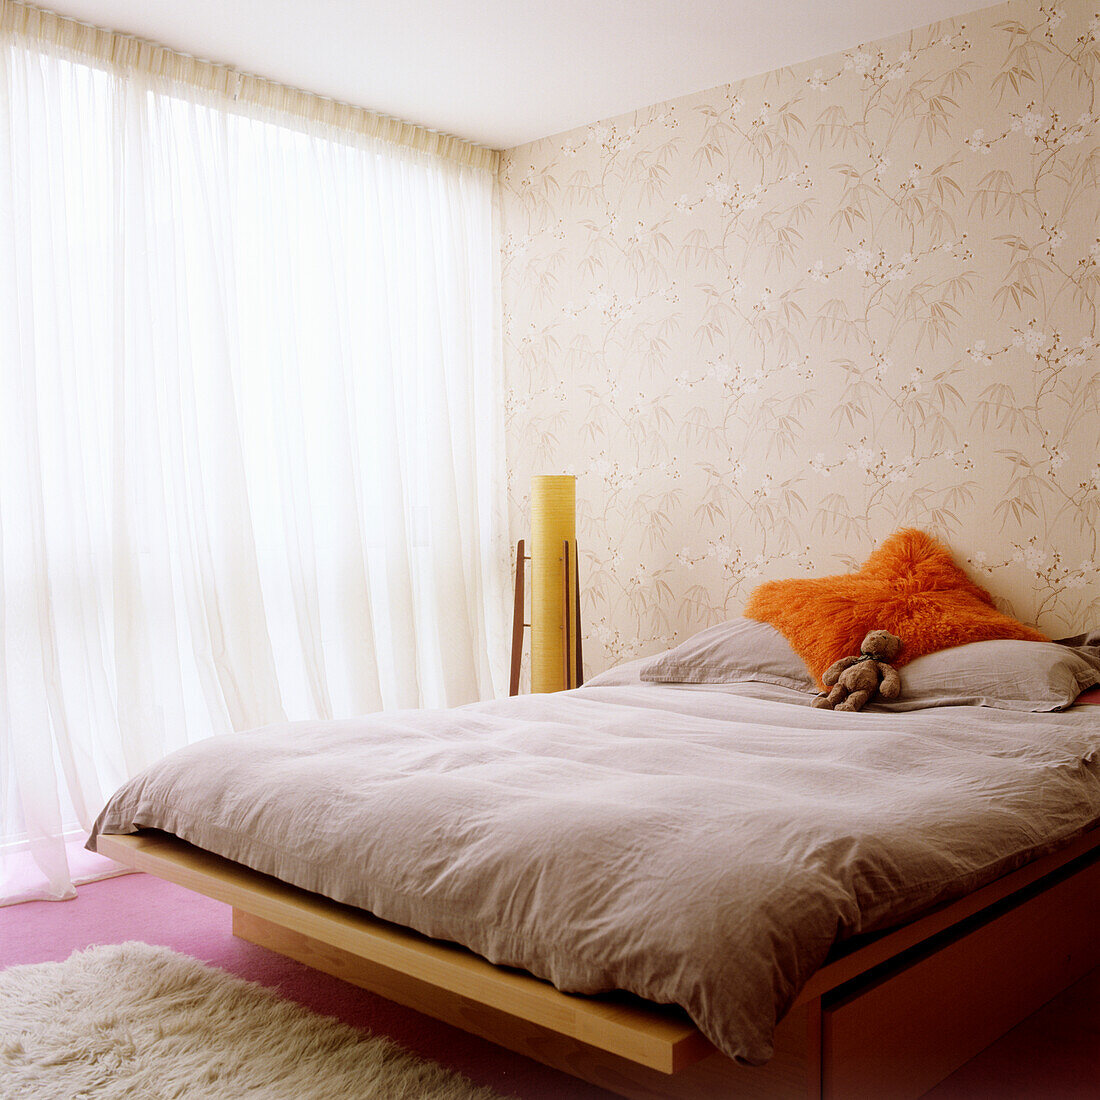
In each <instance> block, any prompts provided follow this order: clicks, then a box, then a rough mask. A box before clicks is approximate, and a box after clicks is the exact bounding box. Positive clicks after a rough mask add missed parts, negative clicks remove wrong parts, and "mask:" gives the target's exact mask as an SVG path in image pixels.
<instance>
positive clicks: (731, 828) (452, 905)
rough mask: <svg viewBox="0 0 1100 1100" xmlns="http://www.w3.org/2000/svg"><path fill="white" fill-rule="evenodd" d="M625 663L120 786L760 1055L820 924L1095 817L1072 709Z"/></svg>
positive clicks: (237, 745) (224, 752) (842, 925)
mask: <svg viewBox="0 0 1100 1100" xmlns="http://www.w3.org/2000/svg"><path fill="white" fill-rule="evenodd" d="M809 698H810V697H809V696H807V695H806V694H803V693H800V692H797V691H793V690H790V689H787V688H783V687H773V686H770V685H765V684H739V685H724V686H717V685H660V684H653V683H641V682H639V681H638V680H637V678H636V675H631V674H630V672H629V671H628V672H626V673H621V674H616V675H612V676H608V677H603V678H601V679H600V680H599V681H597V682H596V683H594V684H593V685H590V686H586V687H583V688H579V689H577V690H574V691H569V692H561V693H557V694H554V695H531V696H520V697H517V698H512V699H506V700H499V701H494V702H486V703H478V704H474V705H471V706H467V707H460V708H457V709H454V710H446V711H407V712H396V713H388V714H376V715H370V716H367V717H363V718H356V719H350V720H341V721H325V722H298V723H290V724H286V725H278V726H271V727H267V728H265V729H259V730H254V731H251V732H247V733H236V734H226V735H221V736H217V737H214V738H210V739H209V740H206V741H203V742H200V743H197V744H194V745H191V746H189V747H188V748H185V749H183V750H181V751H179V752H176V753H174V754H172V755H171V756H169V757H167V758H166V759H165V760H163V761H161V762H160V763H158V764H156V765H154V766H153V767H151V768H149V769H148V770H146V771H145V772H144V773H142V774H141V775H138V776H137V777H135V778H134V779H133V780H131V781H130V782H129V783H127V784H126V785H125V786H123V787H122V788H121V789H120V790H119V791H118V792H117V793H116V794H115V795H114V796H113V797H112V798H111V800H110V802H109V803H108V804H107V806H106V807H105V809H104V810H103V812H102V814H101V815H100V817H99V819H98V820H97V822H96V824H95V828H94V831H93V834H92V838H91V840H90V841H89V846H90V847H93V848H94V846H95V837H96V835H98V834H99V833H130V832H135V831H137V830H139V829H143V828H155V829H161V830H164V831H166V832H168V833H172V834H174V835H176V836H178V837H180V838H182V839H184V840H186V841H189V842H190V843H192V844H194V845H197V846H199V847H201V848H205V849H207V850H209V851H212V852H215V853H217V854H218V855H221V856H224V857H227V858H229V859H232V860H235V861H237V862H239V863H242V864H245V865H246V866H249V867H252V868H254V869H256V870H258V871H262V872H265V873H267V874H270V875H275V876H277V877H278V878H280V879H283V880H285V881H287V882H289V883H292V884H294V885H296V886H299V887H302V888H304V889H307V890H311V891H316V892H318V893H321V894H324V895H326V896H328V897H330V898H333V899H335V900H337V901H340V902H345V903H348V904H351V905H355V906H358V907H361V908H363V909H366V910H368V911H370V912H371V913H373V914H375V915H376V916H378V917H380V918H382V919H384V920H388V921H392V922H395V923H398V924H402V925H406V926H408V927H410V928H414V929H416V930H417V931H419V932H422V933H424V934H426V935H428V936H432V937H436V938H440V939H444V940H450V941H454V942H457V943H460V944H463V945H465V946H466V947H468V948H470V949H471V950H473V951H475V952H477V953H478V954H480V955H482V956H484V957H485V958H486V959H489V960H490V961H491V962H494V963H498V964H503V965H507V966H513V967H520V968H523V969H525V970H528V971H530V972H531V973H532V974H535V975H537V976H539V977H541V978H545V979H548V980H549V981H551V982H553V983H554V985H556V986H557V987H558V988H559V989H562V990H564V991H567V992H577V993H597V992H603V991H608V990H615V989H620V990H627V991H629V992H632V993H635V994H637V995H639V996H641V997H644V998H646V999H647V1000H650V1001H654V1002H658V1003H671V1004H678V1005H681V1006H682V1007H683V1008H684V1009H685V1010H686V1011H687V1012H688V1013H689V1014H690V1016H691V1017H692V1019H693V1020H694V1021H695V1023H696V1024H697V1025H698V1027H699V1028H700V1030H701V1031H703V1033H704V1034H705V1035H706V1036H707V1037H708V1038H709V1039H710V1040H711V1041H712V1042H713V1043H714V1044H715V1045H716V1046H717V1047H718V1048H719V1049H720V1050H722V1051H723V1052H724V1053H726V1054H727V1055H729V1056H730V1057H732V1058H735V1059H737V1060H738V1061H741V1062H743V1063H748V1064H760V1063H763V1062H765V1061H767V1060H768V1058H769V1057H770V1056H771V1053H772V1042H773V1032H774V1029H775V1025H776V1023H777V1022H778V1020H779V1019H780V1018H781V1017H782V1015H783V1014H784V1013H785V1012H786V1011H787V1009H788V1008H789V1007H790V1006H791V1004H792V1003H793V1001H794V1000H795V998H796V997H797V995H798V993H799V991H800V990H801V989H802V987H803V986H804V985H805V983H806V982H807V981H808V979H809V978H810V976H811V975H812V974H813V973H814V971H815V970H816V969H818V968H819V967H820V966H821V965H822V963H823V962H824V960H825V958H826V956H827V955H828V953H829V951H830V949H831V948H832V947H833V946H834V945H835V944H836V943H838V942H840V941H843V940H844V939H846V938H848V937H851V936H854V935H857V934H860V933H865V932H869V931H874V930H878V929H883V928H887V927H889V926H891V925H896V924H899V923H902V922H904V921H906V920H908V919H910V918H912V917H914V916H916V915H917V914H919V913H920V912H921V911H923V910H926V909H928V908H930V907H931V906H934V905H936V904H938V903H941V902H945V901H948V900H951V899H953V898H956V897H958V896H961V895H963V894H965V893H967V892H969V891H971V890H974V889H976V888H977V887H979V886H981V885H982V884H984V883H986V882H988V881H991V880H992V879H994V878H996V877H998V876H999V875H1001V874H1004V873H1006V872H1008V871H1010V870H1012V869H1014V868H1016V867H1018V866H1020V865H1022V864H1023V863H1026V862H1027V861H1028V860H1030V859H1032V858H1035V857H1036V856H1038V855H1040V854H1042V853H1044V852H1046V851H1049V850H1051V849H1052V848H1054V847H1057V846H1058V845H1059V844H1060V843H1064V842H1065V841H1067V840H1069V839H1070V838H1072V837H1073V836H1075V835H1077V834H1079V833H1080V832H1082V831H1084V830H1086V829H1088V828H1090V827H1092V826H1093V825H1095V824H1096V823H1097V821H1098V820H1100V765H1098V762H1097V747H1098V744H1100V723H1098V722H1097V721H1096V711H1095V710H1093V709H1092V708H1077V709H1074V710H1070V711H1067V712H1064V713H1050V714H1021V713H1018V712H1010V711H999V710H993V709H990V708H985V707H962V706H959V707H940V708H936V709H933V710H922V711H914V712H908V713H886V712H869V711H865V712H862V713H858V714H843V713H836V712H832V711H823V710H816V709H814V708H812V707H810V706H809Z"/></svg>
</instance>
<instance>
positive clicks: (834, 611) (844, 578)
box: [745, 528, 1050, 683]
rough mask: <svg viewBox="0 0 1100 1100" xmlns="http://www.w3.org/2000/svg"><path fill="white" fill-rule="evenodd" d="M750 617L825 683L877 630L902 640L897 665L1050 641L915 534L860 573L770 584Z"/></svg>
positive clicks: (899, 539)
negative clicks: (963, 649)
mask: <svg viewBox="0 0 1100 1100" xmlns="http://www.w3.org/2000/svg"><path fill="white" fill-rule="evenodd" d="M745 615H746V616H747V617H748V618H750V619H757V620H759V621H760V622H763V623H770V624H771V625H772V626H774V627H775V628H776V629H777V630H779V631H780V632H781V633H782V634H784V635H785V636H786V638H787V641H788V642H790V643H791V647H792V648H793V649H794V651H795V652H796V653H797V654H798V655H799V656H800V657H801V658H802V659H803V660H804V661H805V662H806V665H807V667H808V668H809V669H810V671H811V672H812V673H813V674H814V676H815V677H816V678H817V680H818V682H819V683H820V682H821V676H822V673H824V671H825V670H826V669H827V668H828V667H829V665H831V664H832V663H833V662H834V661H837V660H839V659H840V658H841V657H847V656H849V655H853V656H854V655H855V654H857V653H859V647H860V643H861V642H862V641H863V638H864V636H865V635H866V634H867V632H868V631H870V630H889V631H890V633H891V634H896V635H897V636H898V637H899V638H900V639H901V640H902V643H903V645H904V648H903V649H902V651H901V656H900V657H898V659H897V660H896V661H895V662H894V663H895V664H896V665H903V664H905V663H906V662H908V661H912V660H913V659H914V658H916V657H921V656H923V655H924V654H925V653H933V652H935V651H936V650H937V649H949V648H950V647H951V646H957V645H966V644H967V643H968V642H987V641H991V640H993V639H995V638H1015V639H1019V640H1022V641H1029V642H1047V641H1050V639H1049V638H1047V637H1046V635H1045V634H1040V633H1039V631H1038V630H1036V629H1034V628H1033V627H1030V626H1025V625H1024V624H1023V623H1021V622H1017V621H1016V620H1015V619H1012V618H1009V616H1007V615H1002V614H1001V612H999V611H998V610H997V609H996V608H995V607H994V606H993V597H992V596H991V595H990V594H989V593H988V592H987V591H986V590H985V589H984V588H982V587H981V586H980V585H977V584H975V583H974V582H973V581H972V580H970V579H969V577H967V576H966V574H965V573H963V571H962V570H961V569H960V568H959V567H958V566H957V565H956V564H955V563H954V561H952V560H951V552H950V551H949V550H948V549H947V547H945V546H944V545H943V544H942V543H940V542H938V541H937V540H936V539H934V538H932V536H931V535H926V534H925V533H924V532H923V531H917V530H913V529H912V528H909V529H905V530H901V531H895V532H894V533H893V534H892V535H891V536H890V537H889V538H888V539H886V541H885V542H884V543H883V544H882V545H881V546H880V547H879V548H878V549H877V550H876V551H875V552H874V553H873V554H871V556H870V557H869V558H868V559H867V560H866V561H865V562H864V563H863V565H862V566H861V567H860V568H859V569H858V570H857V571H856V572H855V573H844V574H841V575H839V576H836V577H811V578H806V579H792V580H786V581H766V582H765V583H764V584H762V585H760V586H759V587H758V588H757V589H756V590H755V591H754V592H753V594H752V595H751V596H750V597H749V602H748V606H747V607H746V608H745Z"/></svg>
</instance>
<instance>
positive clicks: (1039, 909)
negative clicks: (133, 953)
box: [97, 829, 1100, 1100]
mask: <svg viewBox="0 0 1100 1100" xmlns="http://www.w3.org/2000/svg"><path fill="white" fill-rule="evenodd" d="M97 850H98V851H99V852H100V854H102V855H105V856H109V857H110V858H111V859H114V860H117V861H118V862H119V863H122V864H124V865H126V866H129V867H133V868H134V869H135V870H139V871H146V872H148V873H149V874H152V875H156V876H157V877H159V878H163V879H167V880H168V881H170V882H175V883H178V884H179V885H181V886H184V887H187V888H188V889H191V890H195V891H197V892H198V893H201V894H205V895H207V896H209V897H212V898H215V899H217V900H219V901H222V902H225V903H227V904H229V905H231V906H232V907H233V932H234V934H235V935H238V936H240V937H242V938H243V939H246V940H249V941H251V942H253V943H257V944H260V945H262V946H264V947H268V948H270V949H271V950H273V951H277V952H279V953H280V954H283V955H287V956H289V957H291V958H294V959H297V960H299V961H301V962H303V963H306V964H307V965H309V966H312V967H314V968H316V969H318V970H322V971H324V972H325V973H328V974H332V975H334V976H336V977H338V978H342V979H344V980H345V981H348V982H351V983H353V984H355V985H359V986H362V987H363V988H366V989H369V990H371V991H372V992H375V993H378V994H380V995H381V996H383V997H386V998H388V999H390V1000H393V1001H396V1002H398V1003H401V1004H404V1005H407V1006H408V1007H411V1008H413V1009H416V1010H417V1011H420V1012H423V1013H425V1014H426V1015H430V1016H433V1017H435V1018H437V1019H440V1020H443V1021H445V1022H447V1023H449V1024H452V1025H454V1026H457V1027H460V1028H462V1029H464V1030H466V1031H468V1032H472V1033H473V1034H476V1035H480V1036H482V1037H484V1038H487V1039H490V1040H492V1041H493V1042H496V1043H498V1044H500V1045H502V1046H506V1047H508V1048H510V1049H512V1050H515V1051H518V1052H519V1053H521V1054H524V1055H527V1056H528V1057H531V1058H535V1059H537V1060H538V1061H541V1062H543V1063H545V1064H547V1065H551V1066H553V1067H555V1068H557V1069H561V1070H564V1071H565V1072H567V1073H571V1074H573V1075H574V1076H577V1077H581V1078H583V1079H585V1080H588V1081H591V1082H592V1083H594V1084H597V1085H600V1086H602V1087H603V1088H606V1089H609V1090H611V1091H613V1092H617V1093H619V1094H620V1095H622V1096H627V1097H632V1098H636V1100H642V1098H646V1100H661V1098H672V1100H675V1098H684V1100H687V1098H697V1097H699V1096H707V1097H714V1098H719V1097H743V1098H754V1097H761V1098H763V1097H786V1096H792V1097H793V1096H798V1097H807V1096H810V1097H825V1098H829V1100H832V1098H844V1097H851V1096H884V1097H885V1096H890V1097H895V1098H902V1097H917V1096H920V1095H922V1094H923V1093H924V1092H926V1091H927V1090H928V1089H930V1088H931V1087H932V1086H933V1085H935V1084H936V1083H937V1082H938V1081H940V1080H942V1079H943V1078H944V1077H946V1076H947V1075H948V1074H949V1073H951V1072H952V1071H953V1070H955V1069H956V1068H958V1066H960V1065H962V1064H963V1063H964V1062H965V1061H967V1060H968V1059H969V1058H971V1057H973V1055H974V1054H976V1053H977V1052H978V1051H979V1050H981V1049H982V1048H983V1047H985V1046H987V1045H988V1044H989V1043H991V1042H992V1041H993V1040H994V1039H996V1038H998V1037H999V1036H1000V1035H1002V1034H1004V1032H1006V1031H1007V1030H1009V1029H1010V1028H1011V1027H1013V1026H1015V1024H1017V1023H1018V1022H1019V1021H1020V1020H1022V1019H1023V1018H1024V1017H1026V1016H1028V1015H1029V1014H1030V1013H1032V1012H1033V1011H1035V1009H1036V1008H1038V1007H1039V1006H1040V1005H1042V1004H1043V1003H1045V1002H1046V1001H1047V1000H1049V999H1050V998H1051V997H1053V996H1055V995H1056V994H1057V993H1058V992H1060V991H1061V990H1062V989H1064V988H1066V987H1067V986H1068V985H1070V984H1072V983H1073V982H1074V981H1076V980H1077V979H1078V978H1079V977H1081V976H1082V975H1083V974H1085V973H1086V972H1087V971H1088V970H1090V969H1092V967H1094V966H1095V965H1097V964H1098V963H1100V937H1097V936H1096V935H1095V932H1094V928H1095V919H1096V917H1095V915H1096V914H1097V913H1100V829H1094V830H1091V831H1090V832H1088V833H1085V834H1082V835H1080V836H1078V837H1076V838H1074V839H1073V840H1071V841H1070V842H1068V843H1067V844H1065V845H1064V846H1062V847H1060V848H1059V849H1058V850H1057V851H1054V852H1051V853H1049V854H1047V855H1044V856H1042V857H1040V858H1038V859H1036V860H1033V861H1032V862H1031V863H1028V864H1026V865H1025V866H1023V867H1021V868H1019V869H1018V870H1016V871H1013V872H1011V873H1009V874H1007V875H1004V876H1002V877H1001V878H999V879H997V880H995V881H994V882H992V883H989V884H988V885H987V886H985V887H983V888H981V889H979V890H977V891H975V892H973V893H971V894H968V895H966V896H965V897H962V898H960V899H958V900H957V901H954V902H951V903H950V904H947V905H943V906H940V907H939V908H937V909H934V910H932V911H931V912H928V913H926V914H924V915H923V916H921V917H920V918H918V919H917V920H915V921H912V922H910V923H909V924H905V925H902V926H901V927H899V928H896V929H891V930H889V931H887V932H885V933H882V934H880V935H877V936H873V937H867V938H865V939H864V940H861V941H859V942H853V943H851V944H849V945H846V946H845V948H844V949H843V951H842V952H837V953H836V954H835V955H834V956H833V957H831V958H830V960H829V961H828V962H827V963H826V965H825V966H824V967H822V969H821V970H819V971H818V972H817V974H815V975H814V977H813V978H812V979H811V980H810V982H809V983H808V985H807V986H806V988H805V990H803V992H802V994H801V996H800V997H799V999H798V1000H797V1002H796V1004H795V1007H794V1008H793V1009H792V1011H791V1012H790V1013H788V1015H787V1016H786V1018H785V1019H784V1020H783V1021H782V1023H781V1024H780V1026H779V1029H778V1031H777V1033H776V1052H775V1056H774V1057H773V1058H772V1060H771V1061H770V1062H769V1063H768V1064H767V1065H765V1066H761V1067H743V1066H739V1065H737V1064H736V1063H734V1062H733V1061H731V1060H730V1059H728V1058H726V1057H724V1056H723V1055H722V1054H720V1053H719V1052H717V1051H715V1050H714V1048H713V1046H712V1045H711V1044H710V1043H709V1042H708V1041H707V1040H706V1039H705V1038H704V1036H703V1035H702V1034H701V1033H700V1032H699V1031H698V1029H697V1028H696V1027H695V1026H694V1024H692V1023H691V1021H690V1020H689V1019H688V1018H687V1016H686V1015H685V1014H684V1013H683V1012H682V1011H681V1010H679V1009H677V1008H675V1007H670V1006H665V1005H655V1004H651V1003H649V1002H646V1001H643V1000H641V999H640V998H636V997H633V996H630V995H627V994H611V995H607V996H598V997H584V996H577V995H573V994H568V993H562V992H560V991H558V990H557V989H555V988H554V987H553V986H552V985H550V984H549V983H548V982H544V981H541V980H540V979H538V978H535V977H532V976H531V975H530V974H527V973H525V972H523V971H518V970H512V969H508V968H503V967H498V966H494V965H493V964H492V963H489V962H487V961H486V960H485V959H482V958H480V957H479V956H477V955H475V954H473V953H472V952H470V951H467V950H466V949H465V948H462V947H459V946H457V945H455V944H450V943H444V942H440V941H438V940H432V939H429V938H427V937H425V936H422V935H420V934H418V933H416V932H413V931H410V930H409V929H406V928H402V927H399V926H397V925H393V924H389V923H387V922H385V921H381V920H378V919H377V918H375V917H373V916H371V915H370V914H368V913H365V912H363V911H361V910H358V909H354V908H352V907H350V906H346V905H341V904H339V903H337V902H334V901H331V900H329V899H328V898H324V897H322V896H320V895H318V894H312V893H309V892H308V891H305V890H301V889H299V888H297V887H294V886H290V885H288V884H287V883H284V882H281V881H279V880H278V879H274V878H271V877H270V876H268V875H264V874H261V873H259V872H257V871H253V870H250V869H249V868H247V867H244V866H242V865H240V864H237V863H233V862H232V861H230V860H227V859H223V858H222V857H220V856H216V855H213V854H212V853H210V852H206V851H203V850H202V849H199V848H196V847H194V846H193V845H191V844H188V843H186V842H185V841H182V840H179V839H178V838H176V837H174V836H170V835H168V834H165V833H160V832H155V831H142V832H139V833H135V834H133V835H128V836H119V835H109V834H107V835H101V836H99V837H98V838H97Z"/></svg>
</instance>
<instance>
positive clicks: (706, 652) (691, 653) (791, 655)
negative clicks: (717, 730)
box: [641, 619, 814, 691]
mask: <svg viewBox="0 0 1100 1100" xmlns="http://www.w3.org/2000/svg"><path fill="white" fill-rule="evenodd" d="M641 677H642V679H643V680H649V681H652V682H655V683H661V684H735V683H739V682H743V681H745V680H756V681H761V682H763V683H765V684H778V685H779V686H780V687H790V688H795V689H796V690H798V691H813V690H814V684H813V680H812V679H811V678H810V672H809V669H807V668H806V665H805V663H804V662H803V660H802V659H801V658H800V657H799V656H798V654H797V653H795V651H794V650H793V649H791V646H790V643H789V642H788V641H787V639H786V638H784V637H783V635H782V634H780V633H779V631H778V630H776V629H775V627H772V626H768V624H767V623H758V622H755V621H754V620H752V619H733V620H732V621H731V622H728V623H721V624H720V625H719V626H712V627H710V628H709V629H708V630H703V631H701V632H700V633H698V634H694V635H692V637H690V638H688V640H687V641H686V642H683V643H681V644H680V645H678V646H677V647H676V648H675V649H670V650H668V651H667V652H666V653H660V654H658V655H657V656H656V657H653V658H651V659H650V661H649V663H648V664H646V665H643V666H642V669H641Z"/></svg>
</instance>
